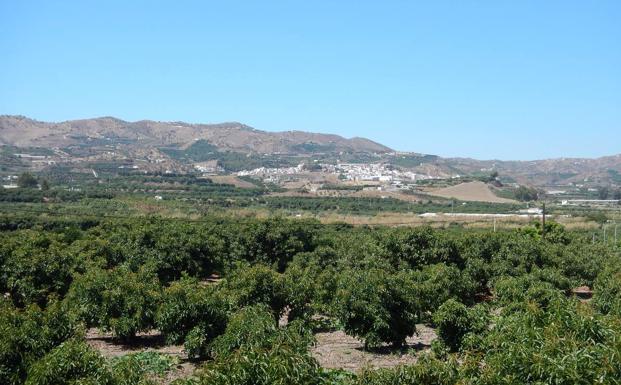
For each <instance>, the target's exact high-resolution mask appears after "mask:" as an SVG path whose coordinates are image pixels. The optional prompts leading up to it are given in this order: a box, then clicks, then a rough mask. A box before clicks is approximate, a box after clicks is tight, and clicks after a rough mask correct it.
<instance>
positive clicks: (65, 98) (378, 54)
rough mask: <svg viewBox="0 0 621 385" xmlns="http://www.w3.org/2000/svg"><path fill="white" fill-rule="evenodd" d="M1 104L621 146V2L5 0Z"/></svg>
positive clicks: (470, 152) (374, 134) (19, 110)
mask: <svg viewBox="0 0 621 385" xmlns="http://www.w3.org/2000/svg"><path fill="white" fill-rule="evenodd" d="M0 52H1V55H0V114H21V115H26V116H29V117H32V118H35V119H39V120H52V121H59V120H67V119H75V118H85V117H96V116H109V115H110V116H116V117H119V118H122V119H126V120H139V119H154V120H166V121H169V120H183V121H188V122H204V123H209V122H221V121H240V122H243V123H246V124H249V125H252V126H253V127H255V128H258V129H262V130H268V131H283V130H306V131H316V132H327V133H336V134H340V135H343V136H346V137H352V136H363V137H368V138H370V139H373V140H376V141H379V142H381V143H383V144H386V145H388V146H391V147H393V148H395V149H398V150H404V151H417V152H424V153H431V154H439V155H443V156H469V157H476V158H481V159H490V158H497V159H538V158H548V157H562V156H584V157H595V156H602V155H609V154H616V153H621V1H619V0H610V1H606V0H597V1H595V0H594V1H585V0H559V1H555V0H545V1H542V0H532V1H528V0H526V1H503V0H489V1H483V0H478V1H474V0H472V1H468V0H454V1H441V0H428V1H424V2H423V1H413V0H409V1H392V0H383V1H364V0H356V1H344V0H343V1H337V0H303V1H302V0H301V1H293V0H291V1H270V0H266V1H256V0H255V1H235V0H222V1H183V0H177V1H172V0H170V1H154V0H150V1H129V0H122V1H120V0H106V1H91V0H80V1H49V0H46V1H29V0H0Z"/></svg>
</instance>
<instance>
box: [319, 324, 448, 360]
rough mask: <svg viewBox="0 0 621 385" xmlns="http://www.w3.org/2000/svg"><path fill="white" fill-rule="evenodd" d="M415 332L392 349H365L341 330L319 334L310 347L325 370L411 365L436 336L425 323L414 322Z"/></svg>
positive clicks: (359, 342)
mask: <svg viewBox="0 0 621 385" xmlns="http://www.w3.org/2000/svg"><path fill="white" fill-rule="evenodd" d="M416 330H417V331H418V334H417V335H414V336H412V337H410V338H408V339H407V346H404V347H403V348H402V349H397V350H395V349H393V348H390V347H388V346H386V347H382V348H378V349H374V350H371V351H365V350H364V343H362V342H361V341H359V340H357V339H355V338H353V337H350V336H348V335H346V334H345V333H344V332H342V331H332V332H326V333H318V334H316V335H315V337H316V339H317V342H316V344H315V346H314V347H313V348H312V349H311V353H312V355H313V357H315V359H316V360H317V361H318V362H319V364H320V365H321V366H322V367H324V368H327V369H344V370H348V371H351V372H358V371H359V370H361V369H363V368H373V369H378V368H391V367H394V366H397V365H402V364H413V363H415V362H416V360H417V359H418V355H419V353H420V352H423V351H426V350H428V349H430V347H431V342H432V341H433V340H434V339H436V333H435V332H434V330H433V329H432V328H430V327H428V326H426V325H422V324H421V325H416Z"/></svg>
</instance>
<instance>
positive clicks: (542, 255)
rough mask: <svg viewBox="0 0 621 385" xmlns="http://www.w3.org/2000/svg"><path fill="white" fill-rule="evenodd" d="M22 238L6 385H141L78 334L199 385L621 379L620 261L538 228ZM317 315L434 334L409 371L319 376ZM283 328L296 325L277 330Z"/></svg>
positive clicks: (354, 326)
mask: <svg viewBox="0 0 621 385" xmlns="http://www.w3.org/2000/svg"><path fill="white" fill-rule="evenodd" d="M19 226H21V227H22V228H21V229H19V230H10V231H4V232H2V233H0V266H1V267H2V269H1V271H2V274H1V275H0V289H1V290H2V292H3V293H6V298H5V299H3V300H2V307H1V309H0V313H1V314H0V317H3V318H2V322H1V323H0V325H2V326H0V327H1V328H2V329H0V330H1V333H0V347H2V348H1V349H0V351H1V353H0V354H4V356H2V357H1V358H2V359H1V360H0V362H2V364H0V365H3V366H0V382H1V383H7V384H19V383H23V382H24V381H27V382H29V383H33V384H42V383H52V382H51V380H50V378H61V379H62V378H67V379H69V378H71V379H72V380H74V381H75V380H80V381H82V382H87V383H88V382H89V381H91V382H92V381H95V382H96V381H98V380H94V379H102V380H101V381H102V382H100V383H110V384H115V383H117V382H115V381H120V380H119V378H120V377H119V373H123V371H127V372H129V373H131V376H130V375H128V377H127V378H130V379H131V381H135V382H131V381H130V382H124V383H125V384H130V383H138V382H140V381H146V380H145V378H144V376H143V373H142V370H141V369H140V367H139V365H135V364H132V363H131V362H129V361H128V362H129V363H127V362H125V363H124V364H123V365H126V366H125V367H119V366H118V365H116V366H115V365H113V364H112V363H110V362H107V361H105V360H103V359H101V358H100V357H99V356H98V355H97V354H96V352H93V351H92V350H91V349H90V348H89V347H88V346H86V345H85V344H84V341H83V330H84V328H85V327H98V328H101V329H103V330H107V331H111V332H113V333H114V334H115V335H116V336H117V337H119V338H121V339H124V340H131V339H132V338H133V337H134V336H135V335H136V334H137V333H139V332H143V331H149V330H151V329H158V330H159V331H160V332H161V333H162V334H163V335H164V336H165V338H166V340H167V342H168V343H171V344H172V343H175V344H176V343H183V344H184V346H185V349H186V351H187V352H188V354H189V356H190V357H192V358H195V359H201V360H207V362H206V364H205V367H204V368H203V370H202V371H201V372H200V373H199V374H198V377H197V379H195V380H192V381H198V383H200V384H213V383H216V384H219V383H222V384H232V383H235V384H239V383H242V384H243V383H252V384H271V383H308V384H314V383H317V384H320V383H322V384H323V383H334V384H358V383H360V384H362V383H370V384H388V383H390V384H395V383H411V382H414V383H419V382H420V383H451V384H453V383H457V382H460V381H461V382H462V383H464V382H465V383H470V382H472V381H475V382H476V383H483V384H496V383H529V382H530V381H532V379H536V380H534V382H536V381H539V382H542V383H549V382H554V383H575V382H573V381H574V380H576V379H578V378H579V377H582V378H584V379H585V383H593V382H595V381H596V380H598V379H605V380H608V379H614V378H619V375H621V368H620V367H619V365H617V364H616V363H615V362H616V361H614V359H615V357H617V356H618V354H619V353H621V346H620V345H619V344H618V341H619V340H620V339H619V338H618V337H619V335H620V333H621V331H620V330H619V325H621V318H620V317H621V300H619V298H621V284H620V283H619V282H621V279H620V278H621V262H620V260H619V255H618V253H617V252H616V251H615V250H614V249H613V248H610V247H605V246H604V245H598V244H591V242H589V241H588V239H587V238H586V237H585V236H583V235H582V234H579V233H573V232H567V231H565V230H564V229H563V228H562V227H560V226H558V225H554V224H549V225H548V226H549V228H548V229H547V232H546V234H547V236H546V238H545V239H543V238H542V237H541V229H539V228H537V227H529V228H527V229H522V230H519V231H511V232H498V233H491V232H478V231H463V230H461V231H457V230H455V231H453V230H433V229H430V228H417V229H410V228H408V229H405V228H397V229H389V228H365V227H359V228H354V227H351V226H347V225H330V226H328V225H321V224H319V223H318V222H315V221H298V220H284V219H272V220H250V219H249V220H244V221H238V222H237V221H236V222H233V221H229V220H223V219H218V218H213V219H206V220H205V221H203V222H196V223H194V222H184V221H174V220H170V221H160V220H139V219H131V220H106V221H102V222H100V223H91V224H89V225H87V226H85V225H83V224H80V226H77V224H73V225H72V224H71V222H70V221H69V222H63V223H62V225H58V226H53V227H50V228H49V229H48V230H45V229H43V228H42V227H41V223H40V222H38V221H37V220H33V221H31V222H20V223H19ZM15 227H18V224H16V225H14V226H13V227H11V226H8V225H7V226H6V227H5V228H15ZM24 227H29V228H24ZM214 273H216V274H217V275H216V276H220V277H222V280H220V281H219V282H218V283H213V282H212V281H213V277H214V275H213V274H214ZM208 278H209V280H208ZM579 285H589V286H592V287H594V288H595V298H594V300H593V301H592V302H591V303H580V302H578V301H577V300H575V299H573V298H571V295H570V294H571V289H572V288H573V287H576V286H579ZM319 315H320V316H322V317H323V318H326V319H328V320H329V321H330V324H331V325H336V326H337V327H340V328H342V329H343V330H345V332H347V333H348V334H350V335H353V336H355V337H357V338H360V339H361V340H363V341H364V343H365V346H366V347H367V348H372V347H376V346H381V345H383V344H391V345H394V346H401V345H403V344H404V342H405V340H406V338H407V337H408V336H410V335H412V334H414V333H415V332H416V327H415V325H416V324H417V323H420V322H426V323H430V324H431V325H433V326H434V327H435V328H436V330H437V332H438V336H439V338H438V340H437V341H436V342H434V344H433V349H432V352H431V353H430V354H429V355H428V356H427V357H425V358H423V359H421V360H420V362H419V363H418V364H417V365H415V366H411V367H403V368H398V369H393V370H380V371H369V372H364V373H361V374H359V375H350V374H345V373H342V372H338V371H336V372H335V371H325V370H323V369H321V368H320V367H319V366H318V365H317V363H316V362H315V361H314V359H313V358H312V357H311V356H310V354H309V350H308V348H309V345H310V344H312V341H313V337H312V331H313V328H314V327H315V326H316V325H317V322H318V320H317V317H316V316H319ZM285 318H286V319H287V320H288V326H286V327H282V326H278V325H279V324H278V321H279V320H282V319H285ZM518 336H519V338H516V337H518ZM542 347H543V348H542ZM568 360H569V361H568ZM130 361H131V360H130ZM602 361H603V362H610V364H608V365H604V366H602V365H600V366H598V365H597V362H602ZM67 362H75V364H71V365H68V366H67V365H65V363H67ZM566 362H569V363H570V364H568V366H565V363H566ZM119 365H120V364H119ZM132 365H133V366H132ZM71 368H73V369H71ZM615 376H616V377H615ZM128 381H129V380H128ZM56 383H63V382H62V381H57V382H56ZM190 383H192V384H194V383H196V382H190ZM611 383H612V382H611Z"/></svg>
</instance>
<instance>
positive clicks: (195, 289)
mask: <svg viewBox="0 0 621 385" xmlns="http://www.w3.org/2000/svg"><path fill="white" fill-rule="evenodd" d="M229 308H230V304H229V303H228V302H227V298H225V297H224V296H222V295H221V294H220V293H219V292H218V291H217V288H215V287H207V286H205V285H203V284H201V283H199V282H198V280H196V279H195V278H189V277H184V278H182V279H181V280H179V281H176V282H173V283H171V285H170V286H169V287H167V288H166V289H165V290H164V294H163V297H162V303H161V305H160V307H159V309H158V311H157V317H156V325H157V327H158V329H159V330H160V331H161V332H162V333H164V335H165V336H166V340H167V341H168V342H169V343H180V342H184V344H185V346H186V351H187V352H188V355H189V356H190V357H191V358H199V357H205V356H207V355H208V353H209V349H208V345H209V343H211V341H212V340H213V338H215V337H216V336H218V335H220V334H222V333H223V332H224V329H225V327H226V324H227V319H228V310H229Z"/></svg>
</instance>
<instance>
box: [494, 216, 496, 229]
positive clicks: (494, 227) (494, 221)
mask: <svg viewBox="0 0 621 385" xmlns="http://www.w3.org/2000/svg"><path fill="white" fill-rule="evenodd" d="M494 232H496V217H494Z"/></svg>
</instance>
